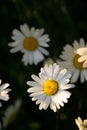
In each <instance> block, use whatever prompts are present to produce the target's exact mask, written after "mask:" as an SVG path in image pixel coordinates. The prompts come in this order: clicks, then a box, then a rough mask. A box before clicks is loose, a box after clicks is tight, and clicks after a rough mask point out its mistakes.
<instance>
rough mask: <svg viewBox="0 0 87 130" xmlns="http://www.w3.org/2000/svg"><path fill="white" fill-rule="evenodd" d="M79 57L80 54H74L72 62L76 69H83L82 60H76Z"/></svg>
mask: <svg viewBox="0 0 87 130" xmlns="http://www.w3.org/2000/svg"><path fill="white" fill-rule="evenodd" d="M79 58H80V55H78V54H76V55H75V57H74V60H73V63H74V66H75V67H76V68H77V69H80V70H81V69H83V63H84V62H78V59H79Z"/></svg>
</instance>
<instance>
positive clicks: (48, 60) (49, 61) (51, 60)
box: [43, 57, 58, 65]
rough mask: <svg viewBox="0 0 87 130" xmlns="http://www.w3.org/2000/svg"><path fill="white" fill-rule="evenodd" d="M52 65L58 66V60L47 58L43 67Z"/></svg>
mask: <svg viewBox="0 0 87 130" xmlns="http://www.w3.org/2000/svg"><path fill="white" fill-rule="evenodd" d="M53 63H57V64H58V59H57V58H51V57H49V58H47V59H45V60H44V63H43V65H45V64H47V65H50V64H53Z"/></svg>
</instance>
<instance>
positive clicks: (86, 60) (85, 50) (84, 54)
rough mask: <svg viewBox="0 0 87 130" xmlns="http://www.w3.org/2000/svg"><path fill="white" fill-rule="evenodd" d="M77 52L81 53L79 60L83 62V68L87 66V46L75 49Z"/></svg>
mask: <svg viewBox="0 0 87 130" xmlns="http://www.w3.org/2000/svg"><path fill="white" fill-rule="evenodd" d="M75 53H76V54H78V55H80V58H78V62H79V63H81V62H83V68H87V47H82V48H79V49H77V50H76V51H75Z"/></svg>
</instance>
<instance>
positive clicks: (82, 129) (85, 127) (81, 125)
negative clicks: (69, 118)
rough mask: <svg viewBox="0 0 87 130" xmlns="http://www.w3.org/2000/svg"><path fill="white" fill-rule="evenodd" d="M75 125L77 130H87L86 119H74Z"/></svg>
mask: <svg viewBox="0 0 87 130" xmlns="http://www.w3.org/2000/svg"><path fill="white" fill-rule="evenodd" d="M75 123H76V125H77V126H78V128H79V130H87V119H85V120H83V121H82V119H81V118H80V117H78V118H77V119H75Z"/></svg>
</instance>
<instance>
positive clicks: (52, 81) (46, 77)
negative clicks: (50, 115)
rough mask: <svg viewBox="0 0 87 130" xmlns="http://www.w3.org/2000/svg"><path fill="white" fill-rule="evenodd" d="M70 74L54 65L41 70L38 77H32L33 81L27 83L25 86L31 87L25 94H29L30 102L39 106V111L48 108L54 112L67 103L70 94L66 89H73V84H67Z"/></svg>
mask: <svg viewBox="0 0 87 130" xmlns="http://www.w3.org/2000/svg"><path fill="white" fill-rule="evenodd" d="M70 77H71V74H70V73H69V72H68V71H67V70H66V69H62V68H60V66H59V65H57V64H56V63H54V64H50V65H47V64H45V66H44V67H43V68H41V71H40V73H39V77H38V76H36V75H34V74H33V75H32V79H33V80H34V81H27V85H29V86H31V87H30V88H29V89H28V90H27V92H29V93H31V94H30V97H32V101H36V105H38V104H39V109H40V110H41V109H44V110H46V109H47V108H48V107H49V106H50V108H51V109H52V110H53V111H54V112H56V111H57V109H60V106H62V107H63V106H64V103H67V102H68V98H70V95H71V93H70V92H68V91H66V89H69V88H73V87H74V85H73V84H69V81H70Z"/></svg>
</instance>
